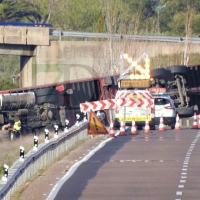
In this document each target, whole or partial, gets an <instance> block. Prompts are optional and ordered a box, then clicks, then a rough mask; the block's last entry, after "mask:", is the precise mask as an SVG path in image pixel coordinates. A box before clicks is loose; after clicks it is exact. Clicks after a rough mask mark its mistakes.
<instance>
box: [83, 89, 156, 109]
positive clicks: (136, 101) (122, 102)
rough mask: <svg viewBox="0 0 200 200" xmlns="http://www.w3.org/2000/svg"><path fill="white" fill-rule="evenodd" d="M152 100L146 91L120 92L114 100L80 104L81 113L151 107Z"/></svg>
mask: <svg viewBox="0 0 200 200" xmlns="http://www.w3.org/2000/svg"><path fill="white" fill-rule="evenodd" d="M152 105H154V100H153V98H152V96H151V94H150V92H148V91H143V92H138V91H134V92H121V93H119V94H118V95H117V96H116V98H115V99H108V100H101V101H93V102H86V103H81V104H80V110H81V112H89V111H90V110H92V111H98V110H107V109H116V108H118V107H120V106H124V107H143V108H146V107H151V106H152Z"/></svg>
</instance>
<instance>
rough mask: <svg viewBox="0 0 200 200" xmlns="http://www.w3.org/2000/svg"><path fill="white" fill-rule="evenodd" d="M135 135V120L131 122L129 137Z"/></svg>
mask: <svg viewBox="0 0 200 200" xmlns="http://www.w3.org/2000/svg"><path fill="white" fill-rule="evenodd" d="M136 134H137V129H136V126H135V120H133V121H132V126H131V133H130V135H136Z"/></svg>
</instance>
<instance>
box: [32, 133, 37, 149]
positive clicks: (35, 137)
mask: <svg viewBox="0 0 200 200" xmlns="http://www.w3.org/2000/svg"><path fill="white" fill-rule="evenodd" d="M37 149H38V136H36V135H34V147H33V150H35V151H37Z"/></svg>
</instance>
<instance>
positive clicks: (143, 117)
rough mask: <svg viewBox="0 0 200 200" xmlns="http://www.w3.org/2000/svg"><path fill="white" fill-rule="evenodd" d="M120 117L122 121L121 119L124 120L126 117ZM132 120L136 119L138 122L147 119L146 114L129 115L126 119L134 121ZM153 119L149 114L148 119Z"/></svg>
mask: <svg viewBox="0 0 200 200" xmlns="http://www.w3.org/2000/svg"><path fill="white" fill-rule="evenodd" d="M118 119H119V120H120V121H121V120H124V117H122V116H119V117H118ZM132 120H135V121H136V122H140V121H146V116H135V117H129V116H127V117H126V120H125V121H132ZM151 120H152V117H151V116H148V121H151Z"/></svg>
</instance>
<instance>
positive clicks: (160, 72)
mask: <svg viewBox="0 0 200 200" xmlns="http://www.w3.org/2000/svg"><path fill="white" fill-rule="evenodd" d="M165 75H166V69H164V68H156V69H152V70H151V71H150V76H151V77H152V78H165Z"/></svg>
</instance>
